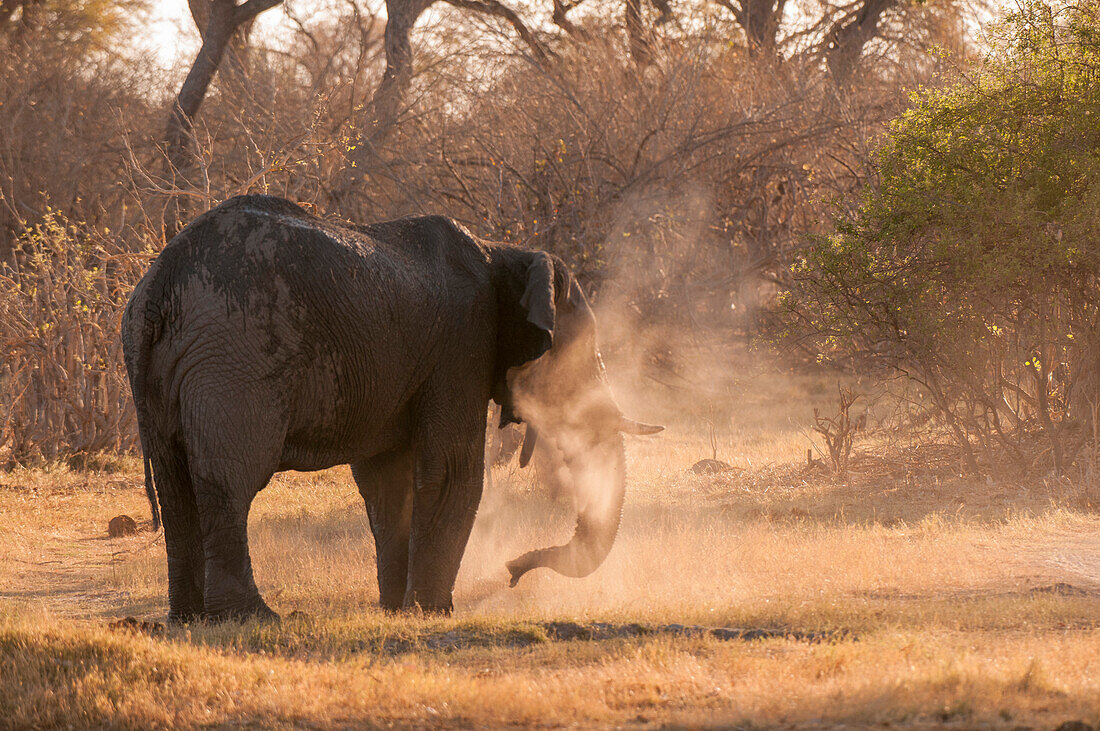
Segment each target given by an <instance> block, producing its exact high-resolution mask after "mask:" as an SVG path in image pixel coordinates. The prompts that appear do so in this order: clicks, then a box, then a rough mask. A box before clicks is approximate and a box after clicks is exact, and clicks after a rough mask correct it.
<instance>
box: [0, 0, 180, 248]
mask: <svg viewBox="0 0 1100 731" xmlns="http://www.w3.org/2000/svg"><path fill="white" fill-rule="evenodd" d="M141 4H142V3H141V0H101V1H98V2H52V1H51V2H46V3H36V4H35V6H36V7H38V8H39V11H40V13H41V16H42V17H40V18H39V19H38V20H37V21H36V22H34V23H28V24H27V25H22V24H17V27H15V28H11V27H7V26H4V25H2V24H0V130H2V131H0V260H5V261H6V260H8V259H9V257H10V252H11V249H12V247H13V246H14V245H15V240H16V239H17V238H18V237H19V236H20V235H21V234H22V232H23V231H24V230H25V229H26V228H27V226H28V225H33V224H35V223H37V222H38V221H40V220H42V218H43V217H44V216H45V215H46V213H47V211H46V208H47V206H51V205H52V206H54V207H55V208H60V209H62V210H64V212H65V214H66V215H67V216H68V217H70V218H71V219H72V220H79V221H83V222H86V223H88V224H90V225H98V226H109V227H110V228H112V229H114V230H119V229H121V228H122V227H123V226H124V225H127V224H128V223H130V222H131V221H132V219H133V216H134V214H133V211H132V210H128V206H127V204H130V207H131V208H132V201H130V200H128V198H129V194H128V188H127V186H126V185H125V184H124V181H125V178H126V175H125V172H126V154H125V152H126V147H127V144H128V143H129V144H130V145H131V146H136V147H138V148H140V149H141V151H142V154H143V155H148V154H149V150H151V149H152V144H151V141H150V140H151V139H152V137H153V135H154V134H156V132H159V130H157V129H156V128H157V127H159V124H160V114H159V112H157V111H156V110H157V109H158V108H159V107H160V105H161V102H160V96H161V94H162V92H163V89H162V87H161V84H162V83H163V81H162V80H161V79H159V78H158V77H157V75H156V74H157V72H158V69H157V68H156V66H155V65H154V64H152V63H150V62H149V59H148V58H145V57H142V56H140V55H138V52H137V51H135V50H133V47H132V46H126V44H125V43H124V42H118V41H119V38H116V35H119V36H120V35H121V34H123V33H125V32H127V31H129V30H130V24H131V23H132V22H134V13H135V12H136V9H137V8H138V7H140V6H141ZM116 43H117V44H116ZM154 130H155V131H154ZM139 248H140V247H139Z"/></svg>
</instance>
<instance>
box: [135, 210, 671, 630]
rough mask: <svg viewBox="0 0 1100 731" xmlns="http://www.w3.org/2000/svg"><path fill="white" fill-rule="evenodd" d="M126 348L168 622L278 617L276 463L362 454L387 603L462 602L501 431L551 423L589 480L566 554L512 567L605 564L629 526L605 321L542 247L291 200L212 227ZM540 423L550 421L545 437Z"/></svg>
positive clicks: (151, 301)
mask: <svg viewBox="0 0 1100 731" xmlns="http://www.w3.org/2000/svg"><path fill="white" fill-rule="evenodd" d="M122 342H123V353H124V358H125V363H126V369H127V374H128V377H129V380H130V388H131V391H132V392H133V397H134V404H135V406H136V412H137V423H138V437H139V439H140V443H141V447H142V452H143V456H144V467H145V488H146V492H147V494H148V496H149V501H150V506H151V509H152V511H153V524H154V529H155V530H156V529H159V528H160V526H161V525H163V528H164V541H165V549H166V553H167V559H168V601H169V614H168V619H169V621H170V622H173V623H185V622H189V621H191V620H194V619H197V618H201V619H209V620H212V621H220V620H226V619H244V618H249V617H254V618H260V619H269V620H273V621H277V620H278V615H277V614H276V613H275V612H273V611H272V610H271V608H270V607H269V606H268V605H267V603H266V602H265V601H264V600H263V598H262V597H261V595H260V592H259V590H258V589H257V587H256V582H255V580H254V578H253V573H252V562H251V558H250V556H249V547H248V532H247V523H248V513H249V508H250V506H251V504H252V501H253V499H254V497H255V496H256V494H257V493H258V492H259V491H260V490H262V489H263V488H264V487H265V486H266V485H267V483H268V481H269V480H270V479H271V477H272V476H273V475H274V474H275V473H276V472H279V471H284V470H299V471H312V470H321V469H326V468H329V467H332V466H335V465H343V464H347V465H350V466H351V472H352V476H353V478H354V480H355V483H356V485H357V486H358V488H359V492H360V494H361V495H362V497H363V501H364V504H365V505H366V509H367V514H368V518H369V524H370V529H371V532H372V533H373V536H374V542H375V549H376V554H377V573H378V587H379V603H380V605H381V607H382V608H383V609H385V610H412V611H423V612H429V613H442V614H449V613H451V612H452V611H453V608H454V604H453V600H452V594H453V591H454V583H455V578H456V576H457V573H458V569H459V564H460V562H461V559H462V555H463V552H464V551H465V548H466V543H467V541H468V540H469V536H470V532H471V527H472V525H473V522H474V517H475V514H476V512H477V509H478V504H479V501H480V498H481V493H482V482H483V479H484V459H485V455H484V452H485V433H486V419H487V413H488V405H489V402H490V400H492V401H494V402H495V403H497V404H499V405H500V407H501V417H500V425H501V426H504V425H507V424H510V423H521V422H522V423H526V424H527V425H528V427H529V428H531V429H534V430H537V431H542V432H544V433H546V434H547V435H553V437H554V440H555V443H556V444H557V445H558V446H559V448H560V449H561V450H562V451H563V453H564V454H565V455H566V457H565V459H566V460H567V461H568V463H569V465H570V469H571V470H572V471H573V472H574V474H575V475H577V479H578V480H580V481H582V482H584V483H585V484H587V485H589V486H590V487H591V490H590V495H589V499H588V500H587V502H586V503H585V504H584V505H583V506H582V507H581V508H579V509H578V518H577V525H576V529H575V532H574V535H573V536H572V538H571V539H570V540H569V541H568V542H567V543H565V544H563V545H560V546H554V547H550V548H543V549H539V550H534V551H530V552H528V553H525V554H523V555H522V556H519V557H518V558H516V559H514V560H513V561H510V562H508V563H507V568H508V570H509V572H510V574H511V584H512V585H513V586H514V585H515V583H516V582H517V581H518V580H519V578H520V577H521V576H523V575H524V574H525V573H526V572H527V571H530V570H532V569H535V568H538V567H544V566H545V567H549V568H551V569H553V570H554V571H557V572H559V573H561V574H564V575H567V576H576V577H581V576H585V575H588V574H590V573H591V572H593V571H594V570H595V569H596V568H597V567H598V566H599V565H600V564H601V563H602V562H603V560H604V558H605V557H606V556H607V554H608V552H609V551H610V549H611V546H612V543H613V542H614V540H615V536H616V533H617V532H618V527H619V522H620V516H621V510H622V505H623V499H624V494H625V489H626V478H625V458H624V449H623V437H622V434H623V433H629V434H652V433H656V432H657V431H660V429H661V428H662V427H659V426H651V425H647V424H642V423H639V422H635V421H632V420H630V419H628V418H626V417H625V416H624V415H623V414H622V412H621V411H620V410H619V408H618V406H617V405H616V402H615V400H614V398H613V395H612V392H611V389H610V387H609V385H608V381H607V376H606V371H605V368H604V365H603V362H602V360H601V357H600V354H599V350H598V349H597V342H596V319H595V317H594V315H593V311H592V308H591V307H590V306H589V304H588V301H587V299H586V297H585V295H584V292H583V291H582V290H581V287H580V286H579V285H578V283H577V280H576V278H575V277H574V275H573V274H572V273H571V272H570V270H569V268H568V267H567V266H566V265H565V264H564V263H563V261H562V260H561V259H559V258H557V257H555V256H551V255H549V254H547V253H545V252H541V251H534V250H528V249H525V248H520V247H518V246H514V245H509V244H501V243H492V242H488V241H483V240H480V239H478V238H475V237H474V236H472V235H471V234H470V233H468V232H467V231H466V230H465V229H464V228H463V227H461V226H460V225H458V224H457V223H455V222H454V221H453V220H451V219H449V218H446V217H441V216H422V217H409V218H401V219H397V220H392V221H387V222H382V223H373V224H367V225H359V224H352V223H346V222H340V221H335V220H331V219H328V218H321V217H319V216H316V215H313V214H311V213H309V212H307V211H306V210H304V209H303V208H301V207H300V206H298V205H296V204H294V203H292V202H290V201H287V200H284V199H281V198H277V197H269V196H261V195H246V196H238V197H235V198H231V199H229V200H227V201H225V202H224V203H222V204H220V205H218V206H216V207H214V208H212V209H211V210H209V211H207V212H205V213H203V214H202V215H200V216H198V217H197V218H196V219H195V220H193V221H192V222H191V223H190V224H189V225H188V226H187V227H186V228H185V229H183V230H182V231H181V232H180V233H179V234H178V235H176V236H175V237H174V238H173V239H172V240H171V241H170V242H168V244H167V245H166V246H165V247H164V249H163V251H162V252H161V253H160V254H159V255H158V256H157V257H156V258H155V260H154V261H153V262H152V263H151V265H150V266H149V269H148V271H147V272H146V273H145V275H144V276H143V277H142V279H141V280H140V281H139V282H138V284H137V285H136V287H135V288H134V291H133V293H132V294H131V296H130V299H129V301H128V302H127V305H126V308H125V311H124V313H123V318H122ZM537 431H536V433H537Z"/></svg>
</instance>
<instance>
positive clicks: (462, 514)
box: [404, 409, 485, 614]
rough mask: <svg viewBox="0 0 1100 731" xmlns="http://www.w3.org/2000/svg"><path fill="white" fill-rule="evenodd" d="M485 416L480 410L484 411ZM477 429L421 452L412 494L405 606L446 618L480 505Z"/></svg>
mask: <svg viewBox="0 0 1100 731" xmlns="http://www.w3.org/2000/svg"><path fill="white" fill-rule="evenodd" d="M482 413H484V409H483V410H482ZM478 433H479V432H478V431H477V430H471V431H470V433H469V438H468V439H467V440H464V441H463V442H462V443H460V444H452V445H449V446H447V447H438V446H437V447H435V448H434V449H433V448H428V449H424V448H421V451H420V453H419V454H418V457H417V470H416V484H415V489H414V491H413V509H412V530H411V535H410V540H409V580H408V587H407V590H406V592H405V600H404V606H405V608H407V609H413V608H419V609H421V610H423V611H425V612H440V613H445V614H449V613H450V612H451V611H452V610H453V609H454V604H453V603H452V600H451V594H452V592H453V591H454V585H455V578H456V577H457V576H458V567H459V565H460V564H461V563H462V554H463V552H464V551H465V550H466V543H467V541H468V540H469V539H470V530H471V529H472V528H473V525H474V517H475V516H476V515H477V506H478V503H479V502H480V501H481V490H482V479H483V470H484V461H485V458H484V448H485V443H484V436H483V435H484V433H485V425H484V420H483V421H482V424H481V430H480V434H481V435H482V439H481V440H479V439H477V435H478Z"/></svg>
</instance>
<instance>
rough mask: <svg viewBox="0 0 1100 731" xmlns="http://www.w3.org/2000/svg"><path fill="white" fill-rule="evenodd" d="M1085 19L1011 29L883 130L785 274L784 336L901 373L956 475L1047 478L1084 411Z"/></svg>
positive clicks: (1031, 7)
mask: <svg viewBox="0 0 1100 731" xmlns="http://www.w3.org/2000/svg"><path fill="white" fill-rule="evenodd" d="M1098 11H1100V4H1098V3H1097V2H1096V0H1087V1H1086V2H1084V3H1082V4H1080V5H1077V6H1066V7H1059V6H1050V5H1045V4H1043V3H1041V2H1036V1H1034V0H1033V1H1031V2H1028V3H1027V4H1025V5H1024V6H1023V8H1022V9H1021V10H1020V11H1019V12H1017V13H1014V14H1013V15H1012V16H1010V18H1009V20H1008V21H1007V23H1006V25H1005V26H1004V28H1003V29H1002V40H1001V43H1000V45H999V47H998V48H997V50H996V51H995V52H994V54H993V55H992V56H991V57H990V58H989V60H988V61H987V62H986V64H985V65H984V66H983V68H982V69H981V70H980V71H979V72H978V73H977V74H975V75H974V76H973V77H972V78H967V79H965V80H963V81H960V82H959V83H957V84H955V85H954V86H951V87H949V88H947V89H944V90H940V91H927V92H924V93H922V94H921V95H920V96H918V97H916V99H915V102H914V105H913V107H912V108H911V109H909V110H908V111H907V112H905V113H904V114H903V115H902V116H901V117H899V118H898V119H897V120H896V121H895V122H894V123H893V124H892V126H891V128H890V132H889V135H888V137H887V140H886V142H885V144H884V146H883V147H882V149H881V150H880V151H879V152H878V154H877V157H876V159H875V162H874V168H875V178H876V179H877V181H878V182H877V183H876V184H875V185H874V186H872V187H870V188H869V189H868V190H867V191H866V194H865V198H864V200H863V202H862V204H861V205H860V206H859V208H858V210H857V211H856V212H855V213H854V214H853V215H851V216H844V217H841V218H840V219H839V220H838V222H837V228H836V232H835V233H834V234H833V235H831V236H828V237H825V238H822V239H819V240H817V241H816V242H815V243H814V245H813V246H812V247H811V248H810V249H809V250H808V251H807V252H806V253H805V255H804V256H803V257H802V258H801V259H800V260H799V261H798V263H797V264H796V266H795V267H794V269H793V271H792V272H791V277H792V279H793V282H792V287H791V289H790V292H789V293H788V294H787V295H786V297H785V299H784V311H785V313H786V314H787V316H788V322H789V325H790V328H791V330H790V334H791V335H793V336H795V337H797V338H800V339H804V341H805V342H806V343H807V344H808V347H809V348H810V349H811V350H812V351H816V352H819V353H822V354H823V357H825V358H827V359H830V360H833V361H837V362H847V363H854V364H857V365H859V366H862V367H863V368H866V369H874V370H878V371H880V372H886V373H887V374H890V375H894V376H897V375H901V376H903V377H905V380H906V381H907V382H908V383H910V384H913V385H915V386H916V387H917V392H918V394H919V395H920V398H921V400H922V401H923V402H924V403H925V404H927V405H928V407H929V409H930V411H931V412H932V413H933V414H935V415H936V416H938V423H939V424H940V425H942V426H943V427H944V428H946V430H947V432H948V433H949V434H950V435H951V436H952V437H953V438H954V439H955V440H956V442H957V444H958V445H959V447H960V449H961V450H962V453H963V455H964V460H965V462H966V463H967V465H968V466H969V468H970V469H972V470H977V469H979V463H978V458H979V456H981V455H982V454H984V455H987V456H988V457H989V460H990V463H994V462H995V457H994V455H998V454H1004V455H1007V456H1008V457H1009V458H1011V459H1012V460H1014V461H1015V462H1016V463H1017V464H1018V465H1019V466H1021V467H1024V468H1027V467H1029V466H1031V465H1032V464H1033V463H1034V462H1035V461H1036V460H1038V461H1039V463H1041V464H1044V465H1047V466H1049V467H1051V468H1053V470H1054V471H1055V472H1057V473H1061V472H1063V471H1064V470H1065V469H1067V468H1068V466H1069V464H1070V462H1071V460H1072V456H1073V454H1074V452H1075V451H1076V449H1077V448H1078V447H1079V446H1080V445H1081V443H1082V441H1081V439H1080V438H1079V436H1080V434H1081V427H1082V425H1083V424H1085V423H1087V422H1088V421H1090V420H1093V419H1095V418H1096V408H1097V406H1098V405H1100V399H1098V398H1097V395H1096V394H1097V389H1098V386H1100V380H1098V366H1097V363H1098V361H1100V358H1098V356H1100V306H1098V303H1100V250H1098V249H1097V247H1096V243H1095V234H1096V230H1097V228H1098V227H1100V217H1098V214H1097V211H1100V156H1098V155H1097V152H1096V151H1097V150H1098V149H1100V114H1098V113H1097V112H1098V110H1100V23H1098V21H1097V18H1098V17H1100V12H1098Z"/></svg>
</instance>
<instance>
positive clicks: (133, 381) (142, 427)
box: [122, 275, 161, 531]
mask: <svg viewBox="0 0 1100 731" xmlns="http://www.w3.org/2000/svg"><path fill="white" fill-rule="evenodd" d="M147 277H148V275H147ZM144 284H145V280H144V279H143V280H142V281H141V282H139V283H138V286H137V288H136V289H135V290H134V294H132V295H131V297H130V301H129V302H127V304H126V309H125V311H124V312H123V315H122V352H123V358H124V360H125V361H126V371H127V375H128V376H129V378H130V391H131V392H132V394H133V396H134V408H135V410H136V412H137V431H138V441H139V442H140V444H141V454H142V460H143V461H144V463H145V496H146V497H147V498H148V499H149V509H150V511H151V512H152V514H153V530H154V531H158V530H160V526H161V515H160V505H159V504H158V501H157V488H156V483H155V480H154V479H153V463H152V458H151V455H152V452H153V449H155V445H154V444H153V441H152V439H151V438H150V437H151V435H150V433H149V426H150V424H149V418H150V415H149V413H148V409H147V408H146V393H145V377H146V374H147V373H148V371H149V360H150V351H151V350H152V347H153V341H154V340H155V339H156V336H157V331H156V330H157V328H156V327H155V326H151V321H152V323H156V318H155V317H149V316H148V315H149V314H153V313H146V312H145V309H146V307H145V297H144V295H143V294H141V293H140V292H141V290H143V289H144V287H143V285H144Z"/></svg>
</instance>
